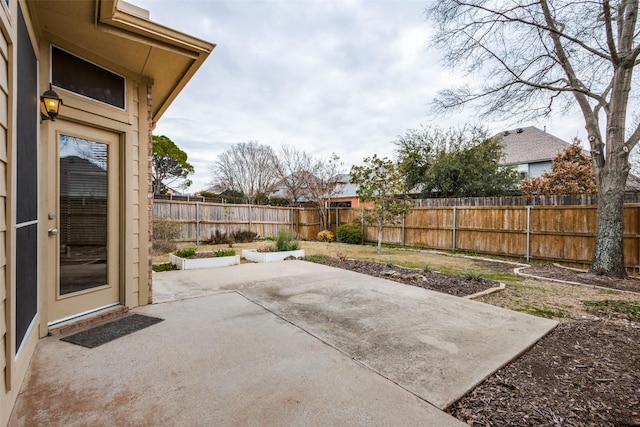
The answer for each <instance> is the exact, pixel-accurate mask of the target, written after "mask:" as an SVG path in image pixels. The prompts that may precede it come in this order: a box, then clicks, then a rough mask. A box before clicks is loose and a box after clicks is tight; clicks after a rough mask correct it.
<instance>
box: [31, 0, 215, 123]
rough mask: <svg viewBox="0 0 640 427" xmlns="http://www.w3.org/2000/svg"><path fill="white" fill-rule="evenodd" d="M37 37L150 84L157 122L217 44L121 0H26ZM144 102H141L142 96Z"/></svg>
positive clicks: (153, 118)
mask: <svg viewBox="0 0 640 427" xmlns="http://www.w3.org/2000/svg"><path fill="white" fill-rule="evenodd" d="M27 5H28V7H29V11H30V14H31V17H32V20H33V25H34V29H35V31H36V32H37V33H38V37H39V40H47V41H49V42H50V43H52V44H55V45H57V46H59V47H61V48H63V49H65V50H68V51H70V52H72V53H75V54H77V55H80V56H82V57H84V58H85V59H87V60H89V61H92V62H94V63H96V64H98V65H101V66H104V67H105V68H108V69H110V70H112V71H114V72H117V73H120V74H123V75H125V76H129V77H134V78H137V79H140V80H141V81H143V82H148V83H151V84H152V107H151V109H152V120H153V124H154V126H155V123H156V122H157V121H158V120H159V119H160V117H161V116H162V114H163V113H164V112H165V111H166V110H167V108H168V107H169V105H171V103H172V102H173V100H174V99H175V98H176V96H177V95H178V94H179V93H180V91H181V90H182V89H183V88H184V87H185V86H186V84H187V83H188V82H189V80H190V79H191V78H192V77H193V75H194V74H195V73H196V71H197V70H198V69H199V68H200V66H201V65H202V64H203V63H204V61H205V60H206V59H207V57H208V56H209V54H210V53H211V52H212V51H213V49H214V48H215V44H213V43H209V42H206V41H203V40H200V39H197V38H195V37H191V36H189V35H187V34H184V33H181V32H179V31H175V30H172V29H170V28H168V27H165V26H162V25H159V24H156V23H154V22H151V21H150V20H149V13H148V12H147V11H146V10H144V9H142V8H139V7H136V6H134V5H131V4H129V3H126V2H124V1H122V0H93V1H87V0H57V1H38V0H30V1H27ZM140 102H143V100H140Z"/></svg>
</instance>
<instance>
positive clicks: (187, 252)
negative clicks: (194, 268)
mask: <svg viewBox="0 0 640 427" xmlns="http://www.w3.org/2000/svg"><path fill="white" fill-rule="evenodd" d="M197 250H198V247H197V246H188V247H186V248H182V249H180V250H178V251H176V252H175V256H177V257H180V258H189V257H192V256H194V255H195V254H196V251H197Z"/></svg>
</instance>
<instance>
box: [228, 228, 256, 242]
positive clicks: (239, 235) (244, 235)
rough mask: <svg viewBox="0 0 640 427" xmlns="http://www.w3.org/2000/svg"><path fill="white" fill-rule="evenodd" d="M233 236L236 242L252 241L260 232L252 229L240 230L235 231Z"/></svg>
mask: <svg viewBox="0 0 640 427" xmlns="http://www.w3.org/2000/svg"><path fill="white" fill-rule="evenodd" d="M232 236H233V241H234V242H236V243H251V242H253V241H254V240H256V239H257V238H258V233H254V232H253V231H250V230H238V231H234V232H233V235H232Z"/></svg>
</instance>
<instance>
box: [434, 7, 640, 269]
mask: <svg viewBox="0 0 640 427" xmlns="http://www.w3.org/2000/svg"><path fill="white" fill-rule="evenodd" d="M638 1H639V0H618V1H614V2H611V1H610V0H599V1H592V2H585V1H584V0H573V1H571V0H533V1H525V0H512V1H509V2H504V1H499V0H442V1H436V2H434V3H433V6H431V7H430V8H429V9H428V10H427V16H428V18H429V19H430V20H431V21H432V22H433V23H434V24H435V25H436V26H437V28H438V31H437V34H436V36H435V38H434V45H435V46H436V47H439V48H444V49H445V51H446V56H445V57H444V61H445V63H446V64H447V65H449V66H451V67H455V68H456V69H458V70H463V71H466V72H467V73H468V74H469V75H471V76H473V77H474V79H473V81H476V82H479V84H478V86H476V87H469V86H465V87H461V88H455V89H449V90H445V91H442V92H440V94H439V96H438V97H437V99H436V101H435V108H436V110H437V111H443V110H448V109H452V108H456V107H461V106H463V105H466V104H472V105H474V106H475V107H476V108H478V110H479V111H480V112H481V114H482V115H483V116H485V117H487V116H494V117H510V118H513V117H520V118H528V119H530V118H536V117H541V116H547V115H549V114H550V113H551V112H552V111H553V112H558V111H559V112H566V111H568V110H569V109H574V108H575V107H576V106H577V107H578V109H579V110H580V112H581V113H582V115H583V117H584V122H585V128H586V130H587V135H588V138H587V139H588V141H589V144H590V148H591V159H592V163H593V167H594V171H595V175H596V182H597V185H598V195H599V197H598V220H597V234H596V247H595V252H594V256H593V264H592V266H591V271H592V272H593V273H598V274H607V275H611V276H618V277H623V276H626V270H625V265H624V256H623V240H622V239H623V222H622V218H623V215H622V212H623V203H624V189H625V182H626V180H627V176H628V173H629V169H630V167H629V162H628V157H629V152H630V151H631V150H632V149H633V147H634V146H635V145H636V144H637V143H638V140H640V127H639V126H638V125H637V124H635V125H629V124H630V123H632V120H631V118H632V117H633V113H634V112H633V111H631V109H630V108H631V107H632V106H633V105H635V104H636V103H635V102H633V101H635V100H636V99H637V97H638V91H639V90H640V85H638V81H636V80H634V76H633V71H634V69H635V67H636V65H637V64H638V63H639V62H638V55H640V45H638V42H637V38H638V36H639V33H638V28H637V18H638ZM601 125H602V126H601Z"/></svg>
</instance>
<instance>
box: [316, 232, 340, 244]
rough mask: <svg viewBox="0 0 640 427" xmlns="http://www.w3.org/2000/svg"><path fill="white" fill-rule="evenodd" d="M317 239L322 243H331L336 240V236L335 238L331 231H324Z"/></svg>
mask: <svg viewBox="0 0 640 427" xmlns="http://www.w3.org/2000/svg"><path fill="white" fill-rule="evenodd" d="M317 239H318V241H320V242H329V243H331V242H333V241H334V240H335V239H336V236H334V235H333V233H332V232H331V231H329V230H322V231H321V232H319V233H318V236H317Z"/></svg>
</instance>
